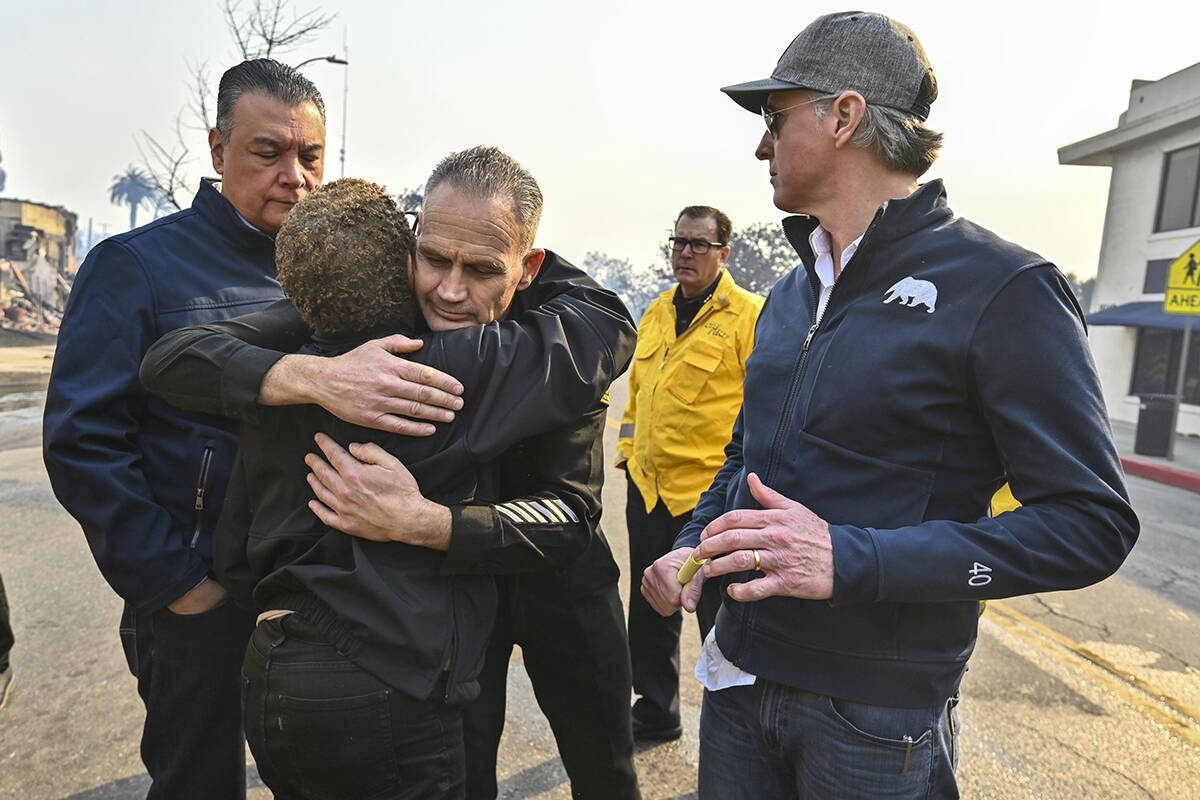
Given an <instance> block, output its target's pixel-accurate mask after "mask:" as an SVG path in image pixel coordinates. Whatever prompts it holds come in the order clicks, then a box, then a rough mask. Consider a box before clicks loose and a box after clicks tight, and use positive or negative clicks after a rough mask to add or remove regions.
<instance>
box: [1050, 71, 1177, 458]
mask: <svg viewBox="0 0 1200 800" xmlns="http://www.w3.org/2000/svg"><path fill="white" fill-rule="evenodd" d="M1058 160H1059V163H1061V164H1076V165H1084V166H1102V167H1109V168H1111V169H1112V176H1111V178H1110V180H1109V187H1108V209H1107V211H1106V213H1105V219H1104V234H1103V238H1102V240H1101V245H1100V262H1099V265H1098V266H1097V271H1096V283H1095V287H1094V288H1093V290H1092V300H1091V308H1090V309H1086V311H1088V315H1087V321H1088V326H1089V334H1088V335H1089V339H1090V340H1091V344H1092V352H1093V353H1094V355H1095V358H1096V365H1097V368H1098V369H1099V372H1100V380H1101V382H1102V383H1103V385H1104V399H1105V402H1106V403H1107V405H1108V411H1109V415H1110V416H1112V417H1113V418H1114V419H1119V420H1124V421H1127V422H1136V421H1137V418H1138V402H1139V396H1140V395H1143V394H1173V393H1174V392H1175V386H1176V380H1177V376H1178V369H1179V355H1180V350H1181V347H1182V344H1183V330H1184V322H1185V317H1184V316H1182V315H1178V314H1167V313H1165V312H1164V311H1163V308H1162V306H1163V296H1164V287H1165V285H1166V278H1167V267H1168V266H1169V265H1170V263H1171V262H1172V261H1174V260H1175V259H1176V258H1177V257H1178V256H1179V255H1180V253H1183V252H1184V251H1186V250H1187V249H1188V248H1189V247H1191V246H1192V245H1193V244H1194V243H1195V242H1196V241H1197V240H1200V64H1193V65H1192V66H1190V67H1188V68H1186V69H1183V70H1180V71H1179V72H1176V73H1173V74H1171V75H1168V76H1166V77H1165V78H1161V79H1159V80H1156V81H1144V80H1135V81H1133V83H1132V85H1131V86H1130V89H1129V106H1128V108H1127V109H1126V110H1125V111H1124V112H1123V113H1122V114H1121V116H1120V118H1119V119H1118V122H1117V127H1116V128H1113V129H1112V130H1109V131H1105V132H1104V133H1100V134H1097V135H1095V136H1092V137H1090V138H1087V139H1084V140H1082V141H1079V142H1075V143H1074V144H1069V145H1067V146H1065V147H1062V148H1059V151H1058ZM1191 336H1192V339H1191V342H1190V344H1189V347H1188V364H1187V368H1186V371H1185V373H1184V374H1185V381H1184V393H1183V405H1182V406H1181V408H1180V413H1179V422H1178V428H1177V429H1178V431H1179V432H1180V433H1196V434H1200V320H1194V321H1193V324H1192V334H1191Z"/></svg>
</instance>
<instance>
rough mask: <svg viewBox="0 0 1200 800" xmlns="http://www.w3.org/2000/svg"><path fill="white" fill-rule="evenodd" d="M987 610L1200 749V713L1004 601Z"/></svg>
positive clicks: (1003, 624)
mask: <svg viewBox="0 0 1200 800" xmlns="http://www.w3.org/2000/svg"><path fill="white" fill-rule="evenodd" d="M984 613H985V615H986V616H987V617H988V618H989V619H990V620H991V621H992V622H994V623H996V624H997V625H999V626H1000V627H1002V628H1004V629H1005V630H1007V631H1009V632H1010V633H1013V634H1015V635H1017V636H1019V637H1020V638H1022V639H1024V640H1025V641H1027V642H1029V643H1030V644H1032V645H1034V646H1035V647H1037V648H1038V649H1040V650H1041V651H1042V652H1044V653H1046V654H1047V655H1049V656H1051V657H1052V658H1054V659H1055V660H1056V661H1058V662H1059V663H1061V664H1065V665H1066V666H1069V667H1071V668H1072V669H1073V670H1075V671H1076V672H1078V673H1080V674H1081V675H1083V676H1084V677H1086V678H1087V679H1088V680H1090V681H1092V682H1093V683H1096V684H1099V685H1100V686H1102V687H1103V688H1105V689H1107V690H1108V691H1109V692H1110V693H1112V694H1113V695H1115V696H1116V697H1117V698H1118V699H1120V700H1122V701H1123V702H1125V703H1126V704H1128V705H1130V706H1132V707H1133V708H1134V709H1136V710H1137V711H1140V712H1141V713H1142V714H1144V715H1145V716H1147V717H1149V718H1150V719H1151V720H1152V721H1154V722H1155V723H1157V724H1159V725H1161V726H1162V727H1163V728H1165V729H1166V730H1167V731H1169V732H1170V733H1172V734H1173V735H1174V736H1175V737H1176V738H1178V739H1179V740H1180V741H1182V742H1183V743H1184V744H1186V745H1188V746H1189V747H1192V748H1194V749H1197V750H1200V712H1197V711H1196V710H1195V709H1193V708H1191V707H1190V706H1188V705H1186V704H1184V703H1182V702H1180V701H1179V700H1176V699H1175V698H1174V697H1172V696H1171V695H1169V694H1167V693H1166V692H1164V691H1162V690H1161V689H1159V688H1158V687H1156V686H1154V685H1153V684H1151V683H1148V682H1147V681H1145V680H1143V679H1142V678H1139V677H1138V676H1137V675H1134V674H1133V673H1132V672H1129V671H1128V670H1125V669H1122V668H1121V667H1118V666H1117V665H1116V664H1114V663H1112V662H1111V661H1109V660H1108V659H1107V658H1104V657H1103V656H1101V655H1099V654H1098V653H1095V652H1093V651H1091V650H1089V649H1088V648H1086V647H1084V646H1083V645H1081V644H1079V643H1077V642H1075V641H1073V640H1071V639H1070V638H1068V637H1066V636H1063V635H1062V634H1061V633H1059V632H1058V631H1055V630H1052V629H1050V628H1048V627H1046V626H1045V625H1043V624H1042V623H1040V622H1038V621H1037V620H1035V619H1032V618H1030V617H1027V616H1025V615H1024V614H1022V613H1021V612H1019V611H1017V610H1015V609H1013V608H1010V607H1009V606H1007V605H1005V604H1004V603H1001V602H998V601H995V600H992V601H989V602H988V604H987V608H986V610H985V612H984ZM1047 640H1049V641H1047ZM1060 648H1065V649H1067V650H1069V651H1070V652H1072V653H1074V654H1075V655H1077V656H1079V657H1080V658H1082V659H1083V660H1084V661H1086V662H1088V663H1089V664H1091V665H1092V666H1093V667H1096V668H1097V669H1086V668H1085V667H1084V666H1083V665H1081V664H1079V663H1078V661H1076V660H1075V659H1071V658H1068V657H1066V656H1065V655H1064V654H1063V652H1062V650H1061V649H1060ZM1146 695H1149V696H1150V697H1152V698H1154V700H1155V701H1157V703H1161V704H1162V705H1165V706H1167V707H1168V708H1170V709H1172V710H1173V711H1175V712H1176V713H1177V714H1179V715H1180V717H1183V719H1180V718H1179V717H1176V716H1174V715H1172V714H1168V713H1167V712H1165V711H1163V710H1162V708H1160V707H1159V706H1158V705H1157V704H1156V703H1155V702H1151V701H1150V700H1149V699H1147V697H1146Z"/></svg>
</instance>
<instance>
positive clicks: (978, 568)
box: [967, 561, 992, 587]
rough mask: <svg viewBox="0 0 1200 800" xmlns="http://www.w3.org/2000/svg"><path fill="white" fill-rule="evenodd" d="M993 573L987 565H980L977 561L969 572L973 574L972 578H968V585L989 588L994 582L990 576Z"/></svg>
mask: <svg viewBox="0 0 1200 800" xmlns="http://www.w3.org/2000/svg"><path fill="white" fill-rule="evenodd" d="M991 571H992V568H991V567H989V566H988V565H987V564H980V563H979V562H978V561H976V562H975V563H974V564H973V565H972V567H971V569H969V570H968V572H970V573H971V577H969V578H967V583H969V584H971V585H972V586H976V587H978V586H987V585H988V584H989V583H991V582H992V576H991V575H989V574H988V573H990V572H991Z"/></svg>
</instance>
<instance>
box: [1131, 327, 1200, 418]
mask: <svg viewBox="0 0 1200 800" xmlns="http://www.w3.org/2000/svg"><path fill="white" fill-rule="evenodd" d="M1182 345H1183V331H1169V330H1163V329H1161V328H1138V338H1137V352H1136V353H1135V354H1134V358H1133V379H1132V380H1131V381H1130V387H1129V393H1130V394H1175V383H1176V382H1177V381H1178V380H1179V348H1180V347H1181V346H1182ZM1183 402H1185V403H1188V404H1190V405H1194V406H1195V405H1200V331H1192V338H1191V342H1190V343H1189V344H1188V363H1187V373H1186V378H1185V379H1184V382H1183Z"/></svg>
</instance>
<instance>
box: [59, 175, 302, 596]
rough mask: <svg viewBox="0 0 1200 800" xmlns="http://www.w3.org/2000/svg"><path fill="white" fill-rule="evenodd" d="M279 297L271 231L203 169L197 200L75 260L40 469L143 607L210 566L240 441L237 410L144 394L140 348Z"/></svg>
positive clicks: (123, 588)
mask: <svg viewBox="0 0 1200 800" xmlns="http://www.w3.org/2000/svg"><path fill="white" fill-rule="evenodd" d="M282 296H283V290H282V289H280V287H279V282H278V281H277V280H276V279H275V241H274V239H272V238H271V237H270V236H268V235H266V234H264V233H261V232H259V231H257V230H254V229H253V228H251V227H250V226H249V225H247V224H246V223H245V222H243V221H242V220H241V218H239V217H238V214H237V212H236V211H235V210H234V208H233V206H232V205H230V204H229V202H228V201H227V200H226V199H225V198H224V197H222V196H221V194H220V193H219V192H218V191H217V190H216V189H215V188H214V187H213V185H212V184H210V183H208V182H202V183H201V185H200V190H199V191H198V192H197V193H196V197H195V200H193V201H192V207H191V208H189V209H188V210H186V211H181V212H179V213H177V214H172V215H170V216H168V217H163V218H162V219H158V220H155V221H154V222H151V223H150V224H148V225H143V226H142V227H140V228H137V229H136V230H132V231H129V232H128V233H123V234H121V235H119V236H113V237H112V238H110V239H106V240H105V241H103V242H101V243H100V244H99V245H97V246H96V247H95V248H94V249H93V250H92V251H91V253H89V254H88V257H87V259H86V260H85V261H84V263H83V265H82V266H81V267H80V268H79V274H78V276H77V278H76V280H75V285H74V288H73V289H72V291H71V297H70V300H68V302H67V310H66V314H65V316H64V317H63V323H62V328H61V330H60V331H59V335H58V350H57V352H56V353H55V357H54V367H53V370H52V371H51V374H50V386H49V388H48V390H47V392H46V411H45V416H44V419H43V437H42V440H43V449H44V457H45V461H46V472H47V473H48V474H49V476H50V484H51V486H53V487H54V493H55V495H56V496H57V497H58V500H59V502H60V503H62V505H63V507H64V508H65V509H67V511H68V512H70V514H71V516H73V517H74V518H75V519H76V520H78V522H79V524H80V525H81V526H82V527H83V532H84V534H85V535H86V536H87V540H88V545H89V546H90V547H91V549H92V554H93V556H94V557H95V559H96V564H97V565H98V566H99V567H100V571H101V573H103V575H104V578H105V580H107V581H108V583H109V585H111V586H112V587H113V589H114V590H116V592H117V593H118V594H119V595H121V597H123V598H124V599H125V600H126V601H127V602H128V603H129V604H130V605H131V606H134V607H136V608H138V609H139V610H143V611H153V610H157V609H159V608H162V607H163V606H165V605H167V604H168V603H171V602H172V601H174V600H175V599H177V598H178V597H180V596H181V595H183V594H184V593H185V592H187V591H188V590H189V589H191V588H192V587H194V586H195V585H196V584H197V583H199V582H200V581H201V580H203V578H204V576H205V575H206V574H208V570H209V566H210V563H211V538H212V531H213V527H214V526H215V524H216V521H217V515H218V513H219V512H220V508H221V499H222V496H223V494H224V491H225V484H226V482H227V480H228V478H229V470H230V466H231V464H232V463H233V456H234V452H235V450H236V447H237V428H236V425H235V424H234V423H232V422H231V421H229V420H227V419H223V418H221V417H220V416H214V415H212V414H208V413H195V412H194V411H182V410H180V409H178V408H172V407H171V406H170V405H168V404H167V403H165V402H163V401H162V400H160V399H159V398H157V397H153V396H151V395H150V394H148V393H147V392H146V390H145V389H143V388H142V384H141V383H139V382H138V367H139V366H140V364H141V361H142V355H143V354H144V353H145V352H146V350H147V348H149V347H150V345H151V344H152V343H153V342H154V341H155V340H156V339H158V338H159V337H160V336H162V335H163V334H165V333H167V332H169V331H172V330H175V329H176V328H181V327H185V326H188V325H200V324H203V323H205V322H210V321H213V320H219V319H225V318H227V317H233V316H237V315H239V314H246V313H248V312H251V311H255V310H258V309H260V308H263V307H265V306H266V305H268V304H269V303H272V302H275V301H277V300H278V299H279V298H281V297H282Z"/></svg>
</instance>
